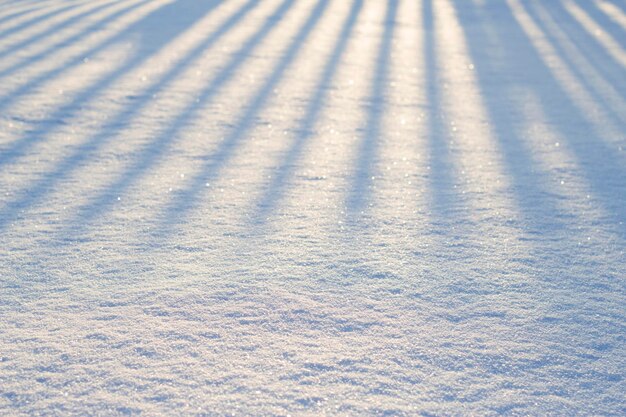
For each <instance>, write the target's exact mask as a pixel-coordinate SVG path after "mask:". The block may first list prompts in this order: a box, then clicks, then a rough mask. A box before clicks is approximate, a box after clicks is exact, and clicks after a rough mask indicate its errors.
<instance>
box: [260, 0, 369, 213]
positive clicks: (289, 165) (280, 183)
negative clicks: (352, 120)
mask: <svg viewBox="0 0 626 417" xmlns="http://www.w3.org/2000/svg"><path fill="white" fill-rule="evenodd" d="M362 8H363V0H354V1H353V3H352V7H351V9H350V12H349V14H348V16H347V17H346V20H345V22H344V23H343V28H342V29H341V33H340V34H339V37H338V38H337V42H336V43H335V46H334V47H333V52H332V53H331V54H330V56H329V57H328V60H327V61H326V64H325V65H324V69H323V71H322V73H321V76H320V78H319V81H318V82H317V84H316V86H315V88H314V91H315V93H314V95H313V97H312V98H311V100H310V101H309V105H308V107H307V110H306V113H305V116H304V117H303V118H302V119H301V120H300V123H299V127H298V128H297V131H296V132H297V133H296V136H295V138H294V139H293V144H292V145H291V147H290V148H289V150H288V151H287V153H286V155H285V157H284V158H283V160H282V163H281V164H280V167H279V169H278V170H277V171H276V172H275V173H274V174H273V175H272V181H271V183H270V184H269V186H268V187H267V189H266V190H265V192H264V193H263V196H262V197H261V198H260V199H259V202H258V203H257V205H256V207H257V208H256V213H255V214H254V215H253V216H252V219H253V221H255V222H264V221H265V219H266V217H267V216H268V214H269V213H270V212H271V211H272V210H273V209H274V207H275V206H276V204H278V202H279V201H280V200H281V198H282V195H283V194H284V192H285V191H286V190H285V187H286V185H285V182H286V181H287V180H288V178H289V177H290V176H291V175H292V174H293V171H294V169H295V168H296V165H297V162H298V160H299V159H300V157H301V155H302V152H303V150H304V148H305V147H306V145H307V143H308V142H309V140H310V139H311V138H312V137H313V135H314V132H313V128H314V126H315V124H316V122H317V120H318V118H319V115H320V113H321V111H322V109H323V107H324V103H325V102H326V99H327V96H328V93H329V90H330V88H331V86H332V82H333V79H334V78H335V75H336V73H337V70H338V68H339V65H340V63H341V62H342V59H343V55H344V53H345V50H346V48H347V46H348V41H349V40H350V38H351V35H352V32H353V30H354V26H355V24H356V21H357V18H358V16H359V14H360V12H361V9H362Z"/></svg>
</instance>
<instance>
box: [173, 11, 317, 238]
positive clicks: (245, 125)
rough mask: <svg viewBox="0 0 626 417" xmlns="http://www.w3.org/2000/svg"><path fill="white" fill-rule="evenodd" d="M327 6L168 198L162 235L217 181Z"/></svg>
mask: <svg viewBox="0 0 626 417" xmlns="http://www.w3.org/2000/svg"><path fill="white" fill-rule="evenodd" d="M328 3H329V0H318V3H317V4H316V6H315V8H314V9H313V11H312V12H311V14H310V15H309V17H308V18H307V20H306V22H305V23H304V25H303V26H302V27H301V29H300V30H299V31H298V33H297V34H296V36H295V38H294V39H293V40H292V41H291V43H290V44H289V46H288V47H287V50H286V51H285V52H284V54H283V56H282V57H281V59H280V61H279V62H278V63H277V65H276V66H275V67H274V69H273V70H272V73H271V75H270V76H269V78H267V80H266V81H265V84H264V85H263V86H262V87H261V88H260V89H259V91H258V92H257V93H256V95H255V96H254V98H253V99H252V101H251V102H250V103H249V104H248V105H247V106H246V107H245V110H244V112H243V113H242V114H241V116H240V117H239V118H238V120H237V122H236V123H235V127H234V130H233V131H232V132H231V133H230V134H229V135H228V136H227V137H226V138H225V139H223V140H222V141H221V143H220V144H219V146H218V148H217V149H216V150H215V151H214V152H213V153H212V155H211V159H210V160H209V161H208V162H207V163H206V164H205V165H204V166H203V167H202V169H201V170H200V172H199V173H197V174H196V175H194V177H193V178H192V179H191V180H190V182H189V185H187V186H186V187H185V189H184V190H181V191H179V192H177V193H176V194H175V195H174V196H173V197H172V203H171V204H170V205H169V206H167V207H166V208H165V210H164V214H163V217H162V218H163V221H164V224H163V225H164V226H165V227H164V229H163V230H162V232H163V236H167V235H168V233H171V232H172V229H173V227H172V226H174V225H176V224H179V223H180V222H181V220H182V219H183V218H184V216H185V215H186V214H187V212H189V211H190V210H191V209H192V208H193V207H194V206H195V205H196V204H197V201H198V200H199V198H200V194H202V191H203V190H205V189H206V186H205V184H206V183H207V182H208V181H214V180H215V178H217V176H218V175H219V172H220V170H221V168H222V167H223V166H224V165H225V164H226V163H227V162H228V160H229V159H230V158H231V156H232V155H233V153H234V151H235V150H236V149H237V146H238V145H239V144H240V142H241V141H242V140H243V138H244V136H245V135H246V133H247V132H248V131H249V130H250V128H251V127H253V126H254V120H255V115H256V114H257V113H258V112H259V111H260V110H261V108H262V107H263V106H264V104H265V103H266V102H267V100H268V99H269V98H270V97H271V94H272V92H273V90H274V88H275V86H276V85H277V84H278V83H279V82H280V81H281V79H282V78H283V75H284V73H285V71H287V70H288V69H289V67H290V66H291V64H292V63H293V62H294V60H295V59H296V57H297V56H298V53H299V52H300V50H301V47H302V45H303V44H304V42H305V41H306V39H307V38H308V37H309V35H310V34H311V33H312V32H313V29H314V28H315V27H316V26H317V23H318V22H319V20H320V19H321V17H322V15H323V14H324V12H325V11H326V9H327V6H328Z"/></svg>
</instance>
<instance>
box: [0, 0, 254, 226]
mask: <svg viewBox="0 0 626 417" xmlns="http://www.w3.org/2000/svg"><path fill="white" fill-rule="evenodd" d="M259 1H260V0H248V2H247V3H245V4H244V5H243V6H242V7H241V8H240V9H239V10H238V11H237V12H235V13H234V14H233V15H232V16H231V17H230V18H229V19H228V20H227V21H225V22H224V23H223V24H222V25H220V26H219V27H218V28H217V29H216V30H215V31H213V32H212V33H211V34H210V35H209V36H208V37H207V38H206V39H205V40H204V41H203V42H202V43H200V44H199V45H197V46H196V47H195V48H194V49H193V50H192V51H191V52H190V53H189V54H187V55H186V56H185V57H184V58H183V59H182V60H181V61H180V62H179V64H178V65H177V66H175V67H173V68H172V69H171V70H170V71H168V72H167V73H166V74H165V75H164V76H163V77H162V78H161V80H160V81H159V82H158V83H154V84H153V86H152V87H151V88H149V89H148V90H146V91H144V94H143V96H142V97H143V98H142V100H141V101H140V102H137V103H134V105H133V106H132V107H130V108H125V109H123V110H122V111H120V112H119V113H118V114H117V115H116V116H115V117H113V118H111V119H109V121H108V123H107V127H103V128H102V129H100V130H99V131H98V133H96V134H95V135H94V136H92V137H91V138H89V139H88V140H87V141H86V142H85V143H83V144H81V145H79V146H78V147H77V148H76V149H75V151H74V152H73V153H72V155H70V156H68V157H67V158H65V159H63V161H61V162H60V163H59V164H58V165H57V167H56V168H55V169H54V170H53V171H52V172H49V173H47V174H46V175H45V176H44V177H43V178H42V179H40V180H38V181H37V182H36V184H35V185H34V186H32V187H29V189H28V190H26V191H27V192H26V193H25V195H24V196H23V197H22V198H20V199H18V200H16V201H14V202H12V203H9V204H8V205H6V206H5V207H4V208H3V209H2V210H1V211H0V230H2V229H3V228H4V227H6V225H7V222H8V221H10V220H11V219H12V218H14V217H15V216H16V215H17V213H18V212H19V210H21V209H24V208H26V207H29V206H31V205H32V204H34V203H35V202H36V201H38V200H40V199H42V198H43V197H44V196H45V195H46V194H47V193H49V192H50V191H52V190H53V189H54V185H55V184H57V183H58V182H60V181H61V180H62V179H63V178H66V177H68V176H69V175H70V174H71V173H72V172H73V171H75V170H76V169H78V168H79V166H80V165H81V164H82V163H84V162H85V161H86V160H88V159H89V158H90V157H91V156H92V155H93V154H94V153H95V152H97V151H98V150H99V149H100V148H101V147H102V146H103V145H104V144H105V143H107V142H108V141H110V140H113V137H114V136H115V135H116V134H117V133H119V132H120V131H121V130H122V129H123V128H124V127H125V126H127V125H128V123H129V122H130V121H131V120H132V118H133V117H134V116H136V115H137V114H138V113H139V112H140V110H141V109H142V108H144V107H145V106H146V105H147V104H148V103H150V101H151V100H152V97H153V95H154V94H155V93H157V92H158V91H159V90H161V89H163V88H165V86H166V85H167V84H169V83H171V82H173V81H175V80H176V77H177V76H178V75H180V73H181V72H182V71H183V70H185V69H186V68H187V67H188V65H189V64H190V63H191V62H192V61H193V60H194V59H195V58H196V57H197V56H199V55H200V54H201V53H202V51H204V50H205V49H206V48H208V47H209V46H210V45H212V44H213V43H215V42H216V41H217V40H218V39H219V38H221V37H222V36H223V35H225V34H226V33H227V32H228V31H229V30H230V29H232V28H233V27H234V26H235V24H236V23H237V22H238V21H239V20H241V19H242V18H243V17H244V16H245V15H246V14H247V13H248V12H249V11H251V10H252V8H253V7H254V6H256V5H257V4H258V3H259ZM209 6H210V7H211V8H212V7H214V3H213V4H211V5H209ZM202 17H203V16H200V15H198V16H193V19H196V20H198V19H200V18H202ZM191 23H193V21H192V22H190V23H189V24H191ZM179 26H180V28H178V29H176V31H177V32H178V31H182V30H184V29H185V27H186V26H187V24H180V25H179ZM163 35H164V40H165V41H168V40H170V39H171V38H173V37H175V33H163ZM147 59H149V57H148V56H146V57H144V58H141V61H144V60H147ZM136 65H138V63H137V64H136Z"/></svg>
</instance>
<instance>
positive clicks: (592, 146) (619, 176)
mask: <svg viewBox="0 0 626 417" xmlns="http://www.w3.org/2000/svg"><path fill="white" fill-rule="evenodd" d="M551 4H552V3H551ZM559 5H560V3H559ZM525 9H526V10H527V11H528V7H525ZM546 9H549V7H548V8H546ZM563 13H564V14H565V13H566V11H563ZM568 15H569V14H568ZM555 20H556V19H555ZM581 30H583V31H584V29H582V28H581ZM523 33H524V36H527V34H526V33H525V32H523ZM585 34H586V32H585ZM527 39H528V38H527ZM527 44H528V45H531V43H530V39H528V42H527ZM533 53H535V54H538V51H536V50H534V49H533ZM604 58H606V59H609V58H611V57H610V56H609V55H608V54H605V55H604ZM540 61H541V60H540ZM541 62H543V61H541ZM600 62H602V61H600ZM596 67H603V65H598V64H596ZM542 69H543V70H544V71H545V77H543V79H544V80H548V81H550V82H549V84H548V85H549V87H550V88H544V87H542V86H537V87H535V90H536V91H537V92H538V93H539V95H540V96H542V97H543V99H542V100H541V101H542V103H548V102H549V98H550V97H552V96H559V97H564V98H566V97H567V95H566V93H565V92H564V91H563V87H562V86H561V85H560V84H559V83H558V81H557V80H556V78H555V76H554V74H552V72H551V71H550V70H549V69H548V68H547V67H545V66H543V67H542ZM623 84H624V85H623V87H622V88H620V87H617V91H625V90H626V80H624V82H623ZM551 92H555V93H557V94H551ZM543 108H544V113H545V114H546V116H547V117H548V119H549V120H551V121H552V124H551V125H552V126H553V127H555V129H556V130H558V131H560V136H561V137H563V138H565V139H566V140H567V143H568V144H569V145H570V148H571V149H572V151H573V153H574V155H575V159H576V161H577V163H578V164H577V165H578V167H579V168H580V169H581V171H582V172H583V173H584V175H585V179H586V180H587V181H589V183H590V186H591V190H590V193H592V194H593V195H595V196H597V197H598V200H599V203H600V204H601V206H603V208H605V209H606V210H607V211H608V214H609V215H611V216H612V217H613V220H615V225H616V229H617V230H618V233H619V234H620V236H621V237H622V238H626V222H625V221H624V220H626V165H625V164H624V157H623V155H620V154H619V153H618V150H617V149H616V148H612V147H609V145H608V144H607V143H606V142H605V141H604V140H602V139H601V138H600V137H601V136H602V135H603V133H604V132H602V130H601V129H599V128H598V127H597V126H595V125H594V124H592V123H591V122H590V121H589V120H588V117H587V115H586V114H584V113H583V112H582V111H581V110H579V109H578V108H576V106H574V105H573V104H572V103H571V101H570V100H569V99H567V98H566V99H565V100H563V101H562V103H561V106H559V108H558V109H557V108H555V106H547V105H544V106H543ZM563 113H565V114H569V115H571V119H573V120H578V121H579V125H580V126H581V127H582V129H583V131H584V132H585V133H586V134H587V135H586V138H585V142H582V143H581V142H580V141H579V140H576V139H575V138H570V137H571V134H569V132H568V131H567V130H566V129H564V128H563V125H564V123H563V117H562V114H563ZM619 126H620V127H621V130H622V131H626V124H625V123H623V122H621V123H620V124H619ZM589 137H592V138H597V139H595V140H593V141H591V140H590V139H589ZM622 142H624V141H622ZM596 167H602V169H595V168H596ZM607 186H609V187H607ZM613 187H614V189H612V188H613ZM615 191H618V192H617V193H616V192H615ZM620 223H621V224H620Z"/></svg>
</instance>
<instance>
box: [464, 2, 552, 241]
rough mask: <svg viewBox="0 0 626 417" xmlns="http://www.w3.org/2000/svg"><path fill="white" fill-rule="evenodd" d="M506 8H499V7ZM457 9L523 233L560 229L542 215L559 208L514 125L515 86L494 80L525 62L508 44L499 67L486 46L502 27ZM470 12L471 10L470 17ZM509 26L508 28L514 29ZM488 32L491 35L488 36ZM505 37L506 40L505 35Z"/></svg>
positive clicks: (529, 64)
mask: <svg viewBox="0 0 626 417" xmlns="http://www.w3.org/2000/svg"><path fill="white" fill-rule="evenodd" d="M504 7H505V6H501V8H504ZM456 9H457V16H458V19H459V24H460V27H461V28H462V30H463V32H464V37H465V39H466V40H467V47H468V52H469V55H470V57H471V62H476V63H477V65H476V67H475V73H476V76H477V77H476V79H477V81H478V84H479V85H478V91H479V92H480V95H481V97H483V102H484V103H485V108H486V111H487V114H488V120H489V122H490V125H491V127H492V128H493V132H494V135H495V137H496V138H497V140H498V141H499V143H500V146H499V149H500V151H501V154H502V156H503V159H504V166H503V169H504V171H505V175H506V178H507V179H508V180H510V182H511V187H510V189H511V190H512V191H513V193H514V194H515V195H514V197H515V202H516V205H517V207H518V208H519V209H520V210H519V211H520V212H519V216H521V218H522V219H523V220H524V224H523V230H524V232H525V233H526V234H527V235H539V234H541V233H542V232H543V231H544V230H558V229H561V228H562V227H564V223H563V221H562V220H561V219H560V217H559V216H558V215H555V216H553V217H546V216H545V215H544V213H559V212H560V210H559V208H558V206H557V205H556V204H555V202H554V201H553V200H554V196H553V195H552V193H551V192H550V189H549V188H548V187H546V184H547V183H548V181H546V178H545V177H544V176H542V174H541V169H540V168H539V167H538V166H537V163H536V162H535V161H534V159H533V158H532V156H531V151H530V149H529V148H528V146H527V144H526V140H525V138H524V137H523V135H522V133H521V132H520V131H519V130H518V128H517V127H516V126H517V125H518V124H519V121H518V120H517V119H518V117H519V116H518V112H519V109H516V111H515V112H513V111H512V109H511V107H512V105H514V104H515V103H511V102H509V100H508V97H515V91H514V87H515V86H516V85H514V84H513V85H511V84H507V85H505V87H504V88H502V87H501V86H500V85H497V84H496V83H493V82H490V80H492V79H493V78H494V77H498V76H504V75H505V74H507V73H512V74H515V73H517V72H518V71H517V69H518V68H519V67H516V66H515V65H514V62H515V60H516V59H520V60H523V58H521V57H520V58H517V52H516V51H517V48H515V50H516V51H513V50H512V49H510V48H508V47H506V46H504V47H503V48H502V49H501V51H502V54H503V56H502V62H503V63H502V64H500V65H497V63H496V62H494V61H493V58H492V57H491V56H490V53H489V51H486V50H485V48H484V45H485V44H489V40H490V36H492V35H496V34H497V30H498V27H499V26H498V25H491V24H490V23H489V22H488V21H487V19H488V18H487V17H486V16H485V15H483V14H478V13H477V12H476V8H475V7H463V5H457V7H456ZM468 9H469V10H471V12H469V13H467V12H466V10H468ZM502 14H503V13H499V14H498V16H499V17H498V19H502ZM469 22H472V23H471V24H470V23H469ZM476 22H480V24H476ZM470 25H471V26H470ZM506 26H507V27H510V25H506ZM468 27H476V28H478V36H475V37H472V33H473V32H472V31H471V30H468ZM487 28H491V29H493V31H491V32H490V31H489V30H487ZM502 39H507V38H506V36H503V37H502ZM483 54H484V55H483ZM525 65H527V66H529V67H531V68H532V67H534V62H525Z"/></svg>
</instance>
